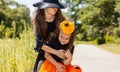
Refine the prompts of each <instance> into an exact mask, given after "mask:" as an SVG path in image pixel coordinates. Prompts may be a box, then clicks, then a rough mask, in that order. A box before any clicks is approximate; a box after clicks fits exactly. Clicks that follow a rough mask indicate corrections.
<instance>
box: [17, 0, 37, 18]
mask: <svg viewBox="0 0 120 72" xmlns="http://www.w3.org/2000/svg"><path fill="white" fill-rule="evenodd" d="M15 1H16V2H18V3H20V4H24V5H26V6H27V7H28V8H29V9H30V16H32V13H33V12H34V10H35V8H34V7H33V4H34V3H36V2H38V1H39V0H15Z"/></svg>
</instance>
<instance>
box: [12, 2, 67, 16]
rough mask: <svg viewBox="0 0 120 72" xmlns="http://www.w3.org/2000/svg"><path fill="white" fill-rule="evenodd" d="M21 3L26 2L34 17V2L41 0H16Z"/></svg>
mask: <svg viewBox="0 0 120 72" xmlns="http://www.w3.org/2000/svg"><path fill="white" fill-rule="evenodd" d="M14 1H16V2H18V3H20V4H24V5H26V6H27V7H28V8H29V9H30V16H31V17H32V15H33V12H34V11H35V9H36V8H35V7H33V4H34V3H36V2H39V1H40V0H14ZM62 11H64V12H66V11H67V8H66V9H62Z"/></svg>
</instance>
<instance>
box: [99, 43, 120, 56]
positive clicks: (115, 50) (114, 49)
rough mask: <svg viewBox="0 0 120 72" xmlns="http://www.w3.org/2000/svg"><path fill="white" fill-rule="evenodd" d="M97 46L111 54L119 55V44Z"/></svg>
mask: <svg viewBox="0 0 120 72" xmlns="http://www.w3.org/2000/svg"><path fill="white" fill-rule="evenodd" d="M97 46H98V47H100V48H102V49H105V50H108V51H110V52H112V53H116V54H120V44H103V45H97Z"/></svg>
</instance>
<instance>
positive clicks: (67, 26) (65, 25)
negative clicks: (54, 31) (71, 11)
mask: <svg viewBox="0 0 120 72" xmlns="http://www.w3.org/2000/svg"><path fill="white" fill-rule="evenodd" d="M60 30H62V31H63V32H64V33H65V34H71V33H72V32H74V30H75V25H74V23H73V22H71V21H63V22H61V23H60Z"/></svg>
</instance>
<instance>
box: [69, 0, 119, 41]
mask: <svg viewBox="0 0 120 72" xmlns="http://www.w3.org/2000/svg"><path fill="white" fill-rule="evenodd" d="M68 2H69V1H68ZM70 4H71V8H70V9H71V13H70V14H71V15H72V16H71V18H72V19H73V20H74V21H75V24H76V29H77V34H80V36H83V38H82V40H95V39H97V38H98V37H99V36H106V35H107V34H109V33H110V32H111V29H110V28H111V27H112V33H113V30H114V29H115V28H118V26H119V25H120V19H119V17H120V7H119V5H120V1H119V0H72V2H70ZM78 22H79V23H78ZM86 25H87V26H86ZM89 26H90V27H89ZM117 34H118V35H119V33H117ZM118 35H117V36H118ZM78 36H79V35H78Z"/></svg>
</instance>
